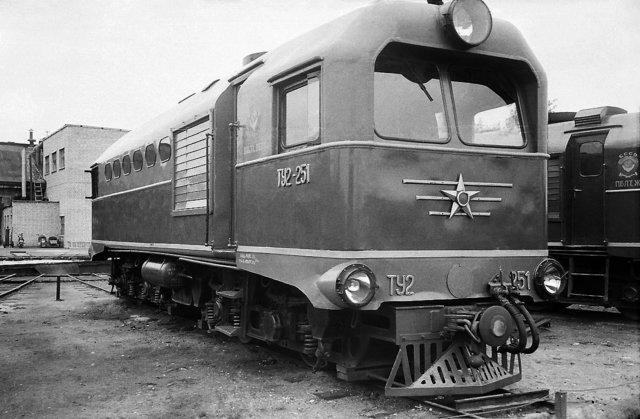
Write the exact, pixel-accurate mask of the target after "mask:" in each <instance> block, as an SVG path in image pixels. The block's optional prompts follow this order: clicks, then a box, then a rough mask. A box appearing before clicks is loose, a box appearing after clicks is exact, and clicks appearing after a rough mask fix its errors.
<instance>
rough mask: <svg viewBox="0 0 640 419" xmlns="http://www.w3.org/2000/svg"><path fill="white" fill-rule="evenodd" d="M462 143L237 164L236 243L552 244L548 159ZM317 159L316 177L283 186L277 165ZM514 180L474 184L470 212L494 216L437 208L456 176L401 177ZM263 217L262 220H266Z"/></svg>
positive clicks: (352, 246) (444, 204)
mask: <svg viewBox="0 0 640 419" xmlns="http://www.w3.org/2000/svg"><path fill="white" fill-rule="evenodd" d="M523 156H524V155H521V156H518V157H515V156H496V155H485V154H471V153H468V152H465V151H464V150H461V151H460V152H455V151H451V150H443V151H435V150H433V149H431V150H419V149H412V148H387V147H385V146H384V145H380V146H348V147H347V146H336V147H330V148H324V149H321V150H320V151H318V152H309V153H301V154H296V155H295V156H286V155H283V156H282V157H281V158H277V159H269V160H266V161H262V162H258V163H254V164H250V165H244V166H241V167H240V168H239V169H238V180H237V182H238V208H237V217H238V218H237V222H238V235H237V239H238V243H239V244H240V245H247V246H267V247H290V248H308V249H327V250H367V249H376V250H417V249H421V250H431V249H439V250H456V249H501V250H508V249H509V250H511V249H543V248H546V229H545V226H546V219H545V214H544V210H542V209H543V208H544V202H545V190H544V170H545V161H544V159H543V158H540V157H539V158H533V157H531V155H529V156H528V157H523ZM303 164H309V167H310V172H311V173H310V179H311V181H310V183H308V184H303V185H295V183H294V184H293V185H292V186H290V187H278V184H277V170H278V169H282V168H291V169H292V170H294V171H295V167H296V166H299V165H303ZM460 174H462V176H463V180H464V182H483V183H511V184H513V187H512V188H509V187H492V186H467V187H466V189H467V190H469V191H471V190H474V191H479V192H480V193H479V194H478V195H476V196H478V197H491V198H498V199H500V200H501V201H500V202H477V201H471V204H470V205H471V207H472V211H479V212H489V213H490V214H491V215H490V216H489V217H486V216H475V217H474V218H473V219H471V218H469V217H468V216H466V215H457V216H454V217H452V218H451V219H450V218H449V217H448V216H432V215H429V211H439V212H446V213H447V214H448V213H449V212H450V209H451V207H452V201H450V200H448V199H446V200H441V201H436V200H417V199H416V196H423V195H427V196H439V197H443V196H444V195H443V194H442V193H441V190H443V189H444V190H451V189H455V188H456V186H455V185H445V186H443V185H416V184H406V183H403V180H406V179H417V180H437V181H453V182H456V181H457V180H458V177H459V175H460ZM258 221H259V223H258Z"/></svg>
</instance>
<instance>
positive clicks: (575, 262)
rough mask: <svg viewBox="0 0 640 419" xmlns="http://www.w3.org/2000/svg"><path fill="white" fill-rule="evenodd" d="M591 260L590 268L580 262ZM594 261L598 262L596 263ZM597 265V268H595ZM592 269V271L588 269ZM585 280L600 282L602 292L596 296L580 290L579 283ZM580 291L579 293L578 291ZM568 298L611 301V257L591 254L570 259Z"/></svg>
mask: <svg viewBox="0 0 640 419" xmlns="http://www.w3.org/2000/svg"><path fill="white" fill-rule="evenodd" d="M585 258H588V259H589V262H590V263H591V264H590V266H588V267H586V266H584V264H581V263H580V262H582V261H586V259H585ZM594 261H597V262H595V263H594ZM594 265H595V266H594ZM587 268H590V269H587ZM584 280H595V281H600V282H601V284H602V290H601V292H599V293H597V294H595V293H591V294H585V293H584V292H581V291H580V290H579V288H580V286H579V282H580V281H584ZM576 289H578V291H576ZM567 297H568V298H572V297H578V298H587V299H594V300H598V301H608V299H609V256H608V255H606V254H605V255H602V254H590V255H581V256H570V257H569V281H568V284H567Z"/></svg>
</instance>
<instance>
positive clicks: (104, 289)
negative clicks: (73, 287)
mask: <svg viewBox="0 0 640 419" xmlns="http://www.w3.org/2000/svg"><path fill="white" fill-rule="evenodd" d="M67 276H68V277H69V278H71V279H75V280H76V281H78V282H81V283H83V284H85V285H88V286H90V287H93V288H96V289H99V290H100V291H104V292H107V293H109V294H113V292H112V291H111V290H108V289H106V288H102V287H99V286H97V285H94V284H91V283H89V282H87V281H83V280H82V279H80V278H77V277H74V276H71V275H67Z"/></svg>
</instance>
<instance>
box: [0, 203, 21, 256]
mask: <svg viewBox="0 0 640 419" xmlns="http://www.w3.org/2000/svg"><path fill="white" fill-rule="evenodd" d="M12 210H13V208H12V207H7V208H3V209H2V218H1V219H0V243H2V245H3V246H4V247H9V245H10V244H11V211H12ZM7 230H9V232H8V233H9V234H7V233H6V231H7ZM17 239H18V238H17V237H16V241H17Z"/></svg>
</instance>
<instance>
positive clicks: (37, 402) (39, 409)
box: [0, 283, 640, 418]
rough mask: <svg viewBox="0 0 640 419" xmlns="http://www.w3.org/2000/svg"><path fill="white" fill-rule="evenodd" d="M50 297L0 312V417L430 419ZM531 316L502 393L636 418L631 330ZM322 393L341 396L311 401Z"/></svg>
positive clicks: (131, 313)
mask: <svg viewBox="0 0 640 419" xmlns="http://www.w3.org/2000/svg"><path fill="white" fill-rule="evenodd" d="M62 298H63V301H55V284H52V283H41V284H36V285H33V286H31V287H30V288H28V289H27V290H25V291H23V292H21V293H19V294H18V295H15V296H12V297H10V298H9V299H5V300H3V301H1V302H0V383H1V385H0V417H2V418H5V417H6V418H13V417H25V418H42V417H49V418H68V417H82V418H107V417H109V418H121V417H122V418H130V417H145V418H146V417H148V418H175V417H187V418H205V417H209V418H250V417H260V418H263V417H274V418H275V417H279V418H281V417H305V418H332V417H333V418H344V417H374V418H380V417H397V418H435V417H438V416H437V415H435V413H434V412H430V411H429V408H428V407H425V406H423V405H419V404H417V403H416V402H413V401H411V400H407V399H398V398H386V397H384V396H383V395H381V392H380V390H378V389H377V388H376V387H374V386H372V385H371V384H370V383H369V384H354V383H345V382H342V381H338V380H337V379H336V378H335V373H334V372H332V371H331V370H327V371H320V372H317V373H312V372H311V371H309V370H308V369H306V367H305V366H304V364H303V363H302V361H299V360H298V358H297V357H296V356H295V355H293V354H291V353H289V352H286V351H282V350H279V349H277V348H269V347H266V346H263V345H256V344H247V345H243V344H240V343H239V342H237V341H235V340H231V339H227V338H225V337H221V336H218V335H209V334H207V333H205V332H203V331H200V330H198V329H195V328H194V322H193V320H188V319H181V318H175V317H170V316H168V315H166V314H165V313H162V312H159V311H157V310H155V309H153V308H151V307H148V306H138V305H136V304H132V303H129V302H126V301H124V300H118V299H115V298H114V297H112V296H109V295H107V294H105V293H102V292H100V291H95V290H91V289H89V288H88V287H86V286H84V285H81V284H78V283H63V285H62ZM585 313H586V314H585ZM540 315H541V314H540V313H538V314H537V315H536V317H539V316H540ZM542 315H545V316H547V317H549V318H550V319H551V323H552V326H551V328H550V329H548V330H543V332H542V336H541V340H542V342H543V344H542V345H541V348H540V349H539V350H538V351H537V352H536V353H535V354H533V355H529V356H525V357H523V363H524V373H523V375H524V378H523V380H522V381H521V382H520V383H518V384H516V385H514V386H512V387H511V388H513V389H517V390H522V391H525V390H537V389H541V388H548V389H550V390H551V392H552V394H553V392H555V391H567V393H568V400H569V417H573V418H581V417H596V418H600V417H601V418H618V417H620V418H625V417H629V418H635V417H637V416H638V413H640V404H639V402H638V398H639V395H640V339H639V336H640V330H639V328H638V325H637V324H636V323H633V322H630V321H625V320H623V318H622V317H621V316H620V315H619V314H617V313H612V312H608V311H604V312H603V311H600V312H592V311H591V312H584V311H575V310H568V311H567V312H566V313H562V314H556V313H543V314H542ZM329 392H333V393H332V394H335V395H337V396H343V397H340V398H336V399H333V400H327V399H325V398H322V397H318V394H327V393H329ZM440 416H442V415H440ZM512 416H514V417H515V416H524V417H527V418H544V417H549V414H548V413H545V412H543V411H540V412H535V411H534V412H529V413H526V414H520V415H518V414H513V415H512Z"/></svg>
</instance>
